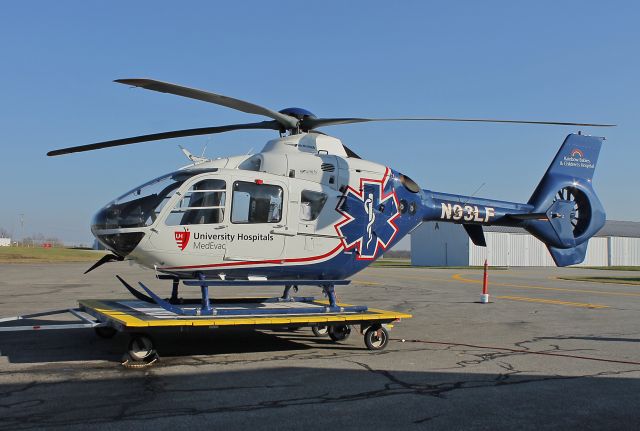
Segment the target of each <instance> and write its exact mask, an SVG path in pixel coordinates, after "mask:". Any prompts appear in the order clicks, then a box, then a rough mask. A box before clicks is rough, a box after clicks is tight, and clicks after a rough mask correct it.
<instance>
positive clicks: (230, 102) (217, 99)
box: [114, 79, 298, 129]
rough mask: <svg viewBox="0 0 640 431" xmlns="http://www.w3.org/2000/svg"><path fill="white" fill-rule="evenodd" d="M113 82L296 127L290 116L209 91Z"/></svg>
mask: <svg viewBox="0 0 640 431" xmlns="http://www.w3.org/2000/svg"><path fill="white" fill-rule="evenodd" d="M114 82H118V83H120V84H127V85H132V86H134V87H141V88H145V89H147V90H152V91H159V92H161V93H171V94H175V95H177V96H182V97H189V98H191V99H197V100H202V101H204V102H209V103H215V104H216V105H221V106H226V107H227V108H231V109H236V110H238V111H242V112H246V113H248V114H257V115H264V116H266V117H269V118H273V119H274V120H276V121H277V122H278V123H280V124H282V126H284V128H286V129H291V128H294V127H296V126H297V125H298V119H296V118H294V117H292V116H290V115H286V114H281V113H280V112H277V111H272V110H271V109H268V108H265V107H263V106H260V105H256V104H254V103H250V102H245V101H244V100H240V99H234V98H232V97H227V96H223V95H221V94H216V93H211V92H209V91H202V90H197V89H195V88H189V87H183V86H181V85H176V84H170V83H168V82H162V81H156V80H153V79H116V80H115V81H114Z"/></svg>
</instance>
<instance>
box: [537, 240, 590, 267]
mask: <svg viewBox="0 0 640 431" xmlns="http://www.w3.org/2000/svg"><path fill="white" fill-rule="evenodd" d="M588 243H589V242H588V241H585V242H583V243H582V244H580V245H577V246H575V247H571V248H556V247H551V246H547V248H548V249H549V253H551V257H552V258H553V261H554V262H555V263H556V266H569V265H576V264H578V263H582V262H583V261H584V258H585V256H586V255H587V244H588Z"/></svg>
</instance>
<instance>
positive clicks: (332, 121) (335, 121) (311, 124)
mask: <svg viewBox="0 0 640 431" xmlns="http://www.w3.org/2000/svg"><path fill="white" fill-rule="evenodd" d="M372 121H446V122H462V123H511V124H547V125H553V126H592V127H614V126H615V124H594V123H572V122H564V121H526V120H494V119H487V118H430V117H427V118H305V119H303V120H302V121H301V122H300V127H301V128H302V129H303V130H312V129H315V128H316V127H325V126H336V125H339V124H353V123H366V122H372Z"/></svg>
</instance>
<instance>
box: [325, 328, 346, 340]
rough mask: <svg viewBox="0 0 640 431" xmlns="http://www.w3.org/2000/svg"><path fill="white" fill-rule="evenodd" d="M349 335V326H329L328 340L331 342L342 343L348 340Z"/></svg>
mask: <svg viewBox="0 0 640 431" xmlns="http://www.w3.org/2000/svg"><path fill="white" fill-rule="evenodd" d="M350 334H351V326H349V325H335V326H329V338H331V339H332V340H333V341H344V340H346V339H347V338H349V335H350Z"/></svg>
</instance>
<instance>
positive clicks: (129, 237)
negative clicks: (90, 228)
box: [93, 232, 144, 257]
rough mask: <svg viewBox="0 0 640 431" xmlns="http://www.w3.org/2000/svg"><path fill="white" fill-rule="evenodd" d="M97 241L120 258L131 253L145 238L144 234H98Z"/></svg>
mask: <svg viewBox="0 0 640 431" xmlns="http://www.w3.org/2000/svg"><path fill="white" fill-rule="evenodd" d="M93 235H94V236H95V237H96V239H97V240H98V241H99V242H100V243H101V244H102V245H104V246H105V247H106V248H107V249H109V250H111V251H112V252H114V253H115V254H116V255H118V256H120V257H125V256H127V255H128V254H129V253H131V252H132V251H133V250H134V249H135V248H136V247H137V245H138V244H139V243H140V241H142V238H144V232H118V233H96V232H94V234H93Z"/></svg>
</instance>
